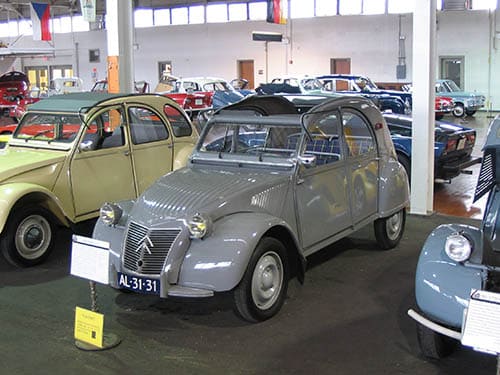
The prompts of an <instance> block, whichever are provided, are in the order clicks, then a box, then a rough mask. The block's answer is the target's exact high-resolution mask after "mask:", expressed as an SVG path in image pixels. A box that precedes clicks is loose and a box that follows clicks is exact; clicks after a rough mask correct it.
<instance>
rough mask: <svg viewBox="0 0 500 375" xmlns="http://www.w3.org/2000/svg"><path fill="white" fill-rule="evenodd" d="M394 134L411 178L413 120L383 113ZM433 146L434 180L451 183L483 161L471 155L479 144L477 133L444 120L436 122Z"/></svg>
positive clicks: (396, 146)
mask: <svg viewBox="0 0 500 375" xmlns="http://www.w3.org/2000/svg"><path fill="white" fill-rule="evenodd" d="M384 118H385V121H386V122H387V126H388V127H389V131H390V132H391V137H392V141H393V143H394V148H395V149H396V153H397V155H398V160H399V162H400V163H401V164H402V165H403V166H404V167H405V169H406V172H407V173H408V176H410V172H411V142H412V128H413V120H412V118H411V117H410V116H405V115H394V114H384ZM434 137H435V143H434V180H435V181H436V182H450V181H451V179H452V178H454V177H457V176H458V175H460V173H467V172H466V171H467V168H469V167H470V166H472V165H474V164H478V163H480V162H481V158H480V157H474V156H472V150H473V148H474V144H475V143H476V131H475V130H474V129H471V128H467V127H464V126H461V125H457V124H453V123H450V122H445V121H436V122H435V136H434Z"/></svg>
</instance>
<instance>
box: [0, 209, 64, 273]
mask: <svg viewBox="0 0 500 375" xmlns="http://www.w3.org/2000/svg"><path fill="white" fill-rule="evenodd" d="M54 240H55V225H54V221H53V219H52V215H51V213H50V212H49V211H47V210H45V209H43V208H41V207H22V208H18V209H15V210H14V211H12V212H11V214H10V216H9V219H8V221H7V224H6V226H5V228H4V230H3V234H2V236H1V238H0V249H1V251H2V253H3V255H4V256H5V258H6V259H7V260H8V261H9V262H10V263H12V264H14V265H16V266H22V267H28V266H34V265H35V264H38V263H41V262H43V261H44V260H45V258H47V256H48V255H49V254H50V252H51V251H52V249H53V247H54Z"/></svg>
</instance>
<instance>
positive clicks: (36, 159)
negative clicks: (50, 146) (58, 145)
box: [0, 147, 66, 183]
mask: <svg viewBox="0 0 500 375" xmlns="http://www.w3.org/2000/svg"><path fill="white" fill-rule="evenodd" d="M65 158H66V152H61V151H48V150H43V152H41V151H37V150H30V149H21V148H17V147H16V148H14V147H7V148H6V149H4V150H2V151H1V152H0V183H4V182H6V181H8V180H9V179H11V178H13V177H15V176H18V175H21V174H25V173H27V172H30V171H33V170H36V169H39V168H43V167H47V166H50V165H55V164H57V163H59V162H62V161H64V159H65Z"/></svg>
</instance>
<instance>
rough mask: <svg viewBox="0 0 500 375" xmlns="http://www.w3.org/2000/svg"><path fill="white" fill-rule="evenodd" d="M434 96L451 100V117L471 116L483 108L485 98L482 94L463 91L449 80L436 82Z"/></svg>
mask: <svg viewBox="0 0 500 375" xmlns="http://www.w3.org/2000/svg"><path fill="white" fill-rule="evenodd" d="M436 96H446V97H450V98H452V99H453V102H454V107H453V111H452V113H453V116H455V117H463V116H473V115H474V114H475V113H476V112H477V111H478V110H479V109H481V108H483V107H484V103H485V101H486V98H485V96H484V95H482V94H478V93H474V92H469V91H463V90H462V89H460V87H458V86H457V84H456V83H455V82H454V81H452V80H451V79H438V80H436Z"/></svg>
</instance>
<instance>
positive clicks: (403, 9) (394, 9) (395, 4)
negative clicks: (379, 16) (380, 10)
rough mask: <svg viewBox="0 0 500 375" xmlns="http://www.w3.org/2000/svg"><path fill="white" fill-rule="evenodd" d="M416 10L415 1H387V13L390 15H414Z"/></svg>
mask: <svg viewBox="0 0 500 375" xmlns="http://www.w3.org/2000/svg"><path fill="white" fill-rule="evenodd" d="M414 9H415V1H414V0H387V11H388V12H389V13H413V10H414Z"/></svg>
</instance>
